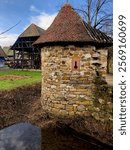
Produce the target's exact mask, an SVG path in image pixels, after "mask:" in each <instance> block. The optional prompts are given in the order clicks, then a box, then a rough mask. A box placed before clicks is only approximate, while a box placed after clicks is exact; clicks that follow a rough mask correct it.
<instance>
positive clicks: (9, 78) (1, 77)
mask: <svg viewBox="0 0 130 150" xmlns="http://www.w3.org/2000/svg"><path fill="white" fill-rule="evenodd" d="M28 78H31V77H30V76H20V75H2V76H0V80H22V79H28Z"/></svg>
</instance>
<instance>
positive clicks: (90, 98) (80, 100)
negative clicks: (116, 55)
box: [41, 46, 108, 119]
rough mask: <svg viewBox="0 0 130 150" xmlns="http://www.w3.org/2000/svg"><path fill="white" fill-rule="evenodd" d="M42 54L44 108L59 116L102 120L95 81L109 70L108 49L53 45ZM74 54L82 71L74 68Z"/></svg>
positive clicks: (42, 97)
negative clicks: (97, 103)
mask: <svg viewBox="0 0 130 150" xmlns="http://www.w3.org/2000/svg"><path fill="white" fill-rule="evenodd" d="M41 55H42V96H41V101H42V106H43V109H44V110H45V111H47V112H48V111H49V113H52V114H54V115H58V116H67V117H68V116H75V115H81V116H90V115H91V116H92V115H93V116H94V117H95V116H96V117H95V118H97V119H100V118H101V117H100V116H97V114H98V112H100V108H99V107H97V106H94V104H95V103H94V101H95V96H94V94H93V91H94V90H93V89H95V83H94V82H93V81H94V79H95V77H97V76H105V74H106V73H107V55H108V51H107V49H98V50H96V48H95V47H94V46H86V47H75V46H66V47H62V46H52V47H51V46H50V47H44V48H43V49H42V52H41ZM74 57H78V58H80V71H75V70H74V71H73V70H72V59H73V58H74ZM104 94H105V93H104ZM104 101H105V100H102V99H100V102H103V103H104ZM100 102H99V103H100ZM100 105H102V103H100ZM95 112H96V113H97V114H96V115H95Z"/></svg>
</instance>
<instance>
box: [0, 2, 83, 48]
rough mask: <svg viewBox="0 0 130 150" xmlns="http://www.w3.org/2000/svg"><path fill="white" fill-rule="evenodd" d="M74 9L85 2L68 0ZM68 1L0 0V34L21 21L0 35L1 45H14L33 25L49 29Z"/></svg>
mask: <svg viewBox="0 0 130 150" xmlns="http://www.w3.org/2000/svg"><path fill="white" fill-rule="evenodd" d="M68 1H69V3H70V4H71V5H72V6H73V7H74V8H79V7H82V6H83V1H84V0H68ZM65 2H67V0H0V33H1V32H3V31H5V30H6V29H8V28H10V27H11V26H13V25H15V24H16V23H17V22H19V21H21V22H20V24H18V25H17V26H16V27H15V28H13V29H12V30H10V31H9V32H7V33H6V34H3V35H0V45H1V46H9V45H12V44H13V43H14V42H15V40H16V39H17V37H18V35H19V34H21V33H22V32H23V31H24V30H25V29H26V28H27V27H28V26H29V25H30V24H31V23H35V24H36V25H38V26H40V27H42V28H43V29H47V28H48V27H49V26H50V24H51V23H52V21H53V19H54V18H55V16H56V15H57V13H58V11H59V10H60V8H61V6H63V4H64V3H65Z"/></svg>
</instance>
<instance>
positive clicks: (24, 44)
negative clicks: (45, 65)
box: [11, 24, 45, 51]
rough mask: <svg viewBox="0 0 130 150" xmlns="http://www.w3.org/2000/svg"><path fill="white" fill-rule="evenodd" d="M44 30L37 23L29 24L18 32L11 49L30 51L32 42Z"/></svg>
mask: <svg viewBox="0 0 130 150" xmlns="http://www.w3.org/2000/svg"><path fill="white" fill-rule="evenodd" d="M44 31H45V30H44V29H42V28H40V27H38V26H37V25H35V24H31V25H30V26H29V27H28V28H27V29H26V30H25V31H24V32H23V33H22V34H20V36H19V37H18V39H17V40H16V41H15V43H14V44H13V46H12V47H11V49H12V50H23V49H24V50H25V51H32V43H34V42H35V41H36V40H37V39H38V37H39V36H40V35H41V34H42V33H43V32H44Z"/></svg>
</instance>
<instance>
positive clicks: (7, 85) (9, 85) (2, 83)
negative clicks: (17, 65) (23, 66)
mask: <svg viewBox="0 0 130 150" xmlns="http://www.w3.org/2000/svg"><path fill="white" fill-rule="evenodd" d="M4 75H20V76H28V78H25V79H20V80H9V79H7V80H2V79H0V90H11V89H15V88H17V87H20V86H26V85H32V84H34V83H38V82H41V72H40V71H22V70H20V71H18V70H10V71H5V72H0V76H4Z"/></svg>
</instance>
